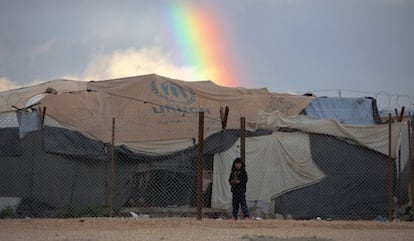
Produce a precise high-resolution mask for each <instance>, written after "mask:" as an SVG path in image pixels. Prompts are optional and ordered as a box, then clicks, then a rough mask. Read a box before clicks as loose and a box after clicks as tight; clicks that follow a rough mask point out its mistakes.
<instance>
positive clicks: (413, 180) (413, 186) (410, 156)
mask: <svg viewBox="0 0 414 241" xmlns="http://www.w3.org/2000/svg"><path fill="white" fill-rule="evenodd" d="M407 124H408V175H409V180H410V184H411V185H410V186H411V211H412V212H413V211H414V207H413V206H414V205H413V204H414V175H413V136H412V128H411V127H412V126H411V121H410V120H409V121H408V122H407Z"/></svg>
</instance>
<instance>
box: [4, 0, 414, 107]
mask: <svg viewBox="0 0 414 241" xmlns="http://www.w3.org/2000/svg"><path fill="white" fill-rule="evenodd" d="M188 2H192V4H193V7H196V8H197V7H199V8H207V7H208V9H210V10H209V11H212V12H214V16H215V17H216V18H217V21H216V22H217V23H220V26H219V27H220V28H221V29H223V30H224V31H226V37H225V39H222V41H223V43H225V44H226V46H228V48H229V49H230V51H229V53H230V54H231V55H232V56H231V57H232V58H231V59H232V60H233V61H234V66H236V69H237V72H238V80H237V83H238V84H239V86H242V87H247V88H261V87H266V88H268V89H269V90H270V91H272V92H288V91H289V92H300V93H303V92H304V91H313V92H314V93H316V94H318V95H329V96H330V95H336V94H337V91H336V90H339V89H341V90H343V92H342V93H343V95H345V96H346V95H348V94H349V95H352V94H353V95H358V94H360V95H368V94H370V95H375V94H376V93H387V94H391V95H398V96H402V97H404V96H414V0H205V1H202V0H199V1H166V0H158V1H157V0H130V1H104V0H89V1H86V0H85V1H79V0H71V1H59V0H36V1H35V0H26V1H25V0H1V1H0V91H2V90H3V91H4V90H7V89H10V88H14V87H19V86H27V85H30V84H33V83H38V82H44V81H49V80H53V79H58V78H69V79H81V80H90V79H95V80H101V79H109V78H118V77H124V76H132V75H141V74H148V73H158V74H160V75H164V76H167V77H172V78H180V79H183V80H187V79H186V78H187V77H188V76H189V73H191V72H192V71H195V66H191V65H188V64H186V63H183V62H182V61H180V58H179V56H180V55H182V53H180V49H179V48H176V47H174V46H173V44H172V43H171V41H172V39H171V36H170V35H171V31H170V29H168V26H169V23H168V21H169V18H168V12H169V11H170V8H171V6H172V5H174V4H181V5H183V4H184V5H186V4H187V3H188ZM206 37H210V38H211V36H206ZM217 38H218V39H220V37H217ZM181 51H182V49H181ZM137 66H140V67H139V68H138V67H137ZM188 78H189V77H188ZM213 81H214V79H213ZM329 90H331V91H329ZM374 97H375V96H374ZM406 98H409V97H406ZM411 101H414V99H413V100H411Z"/></svg>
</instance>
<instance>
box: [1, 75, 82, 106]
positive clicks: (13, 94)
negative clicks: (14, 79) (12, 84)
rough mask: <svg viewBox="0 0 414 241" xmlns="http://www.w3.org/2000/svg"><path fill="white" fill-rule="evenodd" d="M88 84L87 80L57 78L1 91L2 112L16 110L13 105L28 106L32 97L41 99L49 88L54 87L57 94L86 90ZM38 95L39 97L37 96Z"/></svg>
mask: <svg viewBox="0 0 414 241" xmlns="http://www.w3.org/2000/svg"><path fill="white" fill-rule="evenodd" d="M86 85H87V82H84V81H75V80H66V79H57V80H52V81H48V82H44V83H41V84H38V85H33V86H30V87H23V88H19V89H15V90H9V91H4V92H0V113H1V112H5V111H11V110H15V108H13V107H12V106H16V107H18V108H24V107H26V106H27V104H28V103H30V100H31V99H32V98H35V99H36V100H39V99H40V97H43V96H45V93H46V91H47V89H48V88H52V89H54V90H55V91H56V92H57V94H61V93H65V92H71V91H78V90H85V89H86ZM36 96H38V97H39V98H36ZM30 104H34V103H30Z"/></svg>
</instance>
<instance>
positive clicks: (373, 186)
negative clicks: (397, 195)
mask: <svg viewBox="0 0 414 241" xmlns="http://www.w3.org/2000/svg"><path fill="white" fill-rule="evenodd" d="M310 143H311V150H312V159H313V160H314V161H315V163H316V165H317V166H318V167H319V168H320V169H321V170H322V171H323V172H324V173H325V174H326V178H325V179H323V180H322V181H321V182H319V183H316V184H314V185H311V186H307V187H304V188H301V189H297V190H292V191H291V192H287V193H285V194H283V195H280V196H278V197H277V198H275V200H274V204H275V212H276V213H279V214H282V215H286V216H291V217H292V218H294V219H314V218H316V217H321V218H322V219H328V218H331V219H343V218H349V219H374V218H375V217H376V216H380V215H381V216H387V205H388V203H387V159H388V158H387V156H386V155H382V154H380V153H378V152H375V151H373V150H370V149H368V148H366V147H363V146H360V145H355V144H352V143H349V142H348V141H346V140H344V139H341V138H337V137H334V136H328V135H321V134H310ZM327 143H329V146H327ZM330 150H335V151H330ZM394 170H395V169H394ZM406 183H407V182H405V184H403V185H402V186H403V189H402V190H407V185H406Z"/></svg>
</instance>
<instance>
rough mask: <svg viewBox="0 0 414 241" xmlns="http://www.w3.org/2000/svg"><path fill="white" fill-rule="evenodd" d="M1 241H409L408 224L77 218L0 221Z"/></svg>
mask: <svg viewBox="0 0 414 241" xmlns="http://www.w3.org/2000/svg"><path fill="white" fill-rule="evenodd" d="M0 240H1V241H25V240H30V241H128V240H134V241H135V240H166V241H167V240H177V241H178V240H179V241H183V240H200V241H205V240H214V241H230V240H239V241H283V240H289V241H328V240H335V241H342V240H358V241H361V240H375V241H381V240H384V241H394V240H407V241H408V240H410V241H412V240H414V222H379V221H316V220H315V221H293V220H240V221H231V220H222V219H203V220H201V221H199V220H196V219H195V218H148V219H140V220H134V219H130V218H80V219H4V220H0Z"/></svg>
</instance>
